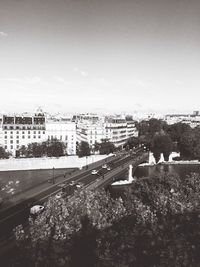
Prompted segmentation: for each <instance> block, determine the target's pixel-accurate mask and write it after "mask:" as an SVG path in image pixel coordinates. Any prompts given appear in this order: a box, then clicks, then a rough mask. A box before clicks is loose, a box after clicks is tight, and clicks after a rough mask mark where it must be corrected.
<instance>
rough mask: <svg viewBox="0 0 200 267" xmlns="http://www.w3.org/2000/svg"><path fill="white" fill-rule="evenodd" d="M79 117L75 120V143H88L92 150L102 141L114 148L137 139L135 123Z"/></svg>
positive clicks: (118, 118)
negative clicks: (134, 138) (111, 144)
mask: <svg viewBox="0 0 200 267" xmlns="http://www.w3.org/2000/svg"><path fill="white" fill-rule="evenodd" d="M92 118H93V119H91V117H89V116H87V118H85V117H84V118H83V116H82V117H81V119H79V120H77V122H76V124H77V142H79V143H80V142H81V141H85V142H88V143H89V145H90V147H91V148H92V147H93V146H94V145H95V143H101V142H102V141H103V140H108V141H110V142H112V143H113V144H114V145H115V146H116V147H119V146H123V145H124V144H125V143H126V141H127V139H129V138H130V137H133V136H135V137H137V136H138V131H137V129H136V127H135V121H133V120H132V119H130V118H129V119H128V120H126V119H125V118H121V117H116V116H113V117H99V118H98V119H97V116H94V115H93V117H92Z"/></svg>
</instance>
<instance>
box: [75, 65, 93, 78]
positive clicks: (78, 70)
mask: <svg viewBox="0 0 200 267" xmlns="http://www.w3.org/2000/svg"><path fill="white" fill-rule="evenodd" d="M73 71H75V72H78V73H80V74H81V76H83V77H84V78H86V77H87V76H88V75H89V73H88V72H86V71H84V70H80V69H79V68H77V67H75V68H73Z"/></svg>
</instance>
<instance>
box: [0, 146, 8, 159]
mask: <svg viewBox="0 0 200 267" xmlns="http://www.w3.org/2000/svg"><path fill="white" fill-rule="evenodd" d="M9 156H10V153H8V152H6V151H5V149H4V148H3V147H2V146H0V158H1V159H8V158H9Z"/></svg>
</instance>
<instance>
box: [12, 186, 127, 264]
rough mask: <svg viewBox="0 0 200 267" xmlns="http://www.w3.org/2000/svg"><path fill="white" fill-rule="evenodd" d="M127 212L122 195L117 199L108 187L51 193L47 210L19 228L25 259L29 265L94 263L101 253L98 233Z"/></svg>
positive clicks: (19, 240)
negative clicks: (68, 195) (69, 194)
mask: <svg viewBox="0 0 200 267" xmlns="http://www.w3.org/2000/svg"><path fill="white" fill-rule="evenodd" d="M125 214H126V210H125V208H124V205H123V201H122V199H121V198H120V199H115V200H114V199H112V198H111V196H110V194H109V193H106V192H105V191H104V190H96V191H91V190H87V189H82V190H77V191H75V194H74V196H73V197H71V198H70V199H69V200H68V199H64V198H60V199H56V198H55V197H51V198H49V200H48V201H47V203H46V204H45V211H44V212H43V213H42V214H40V215H38V217H37V218H36V219H35V220H32V219H30V220H29V227H26V228H23V226H22V225H20V226H18V227H17V228H16V229H15V235H16V240H17V245H18V247H19V248H20V250H22V251H23V254H22V255H23V260H24V259H25V258H26V260H27V262H29V264H28V265H26V266H35V265H38V266H41V265H42V264H45V266H59V264H61V263H62V264H63V265H65V266H76V267H78V266H88V267H90V266H91V267H92V266H94V265H92V263H94V260H96V256H97V254H96V249H97V240H98V237H97V234H98V233H99V231H100V230H101V229H104V228H106V227H110V226H111V225H112V224H113V222H114V221H118V220H120V219H121V218H122V217H123V216H124V215H125ZM95 247H96V248H95ZM76 249H77V251H76ZM81 251H85V253H87V255H88V256H89V257H90V258H89V259H88V258H86V257H85V255H83V254H82V253H81ZM75 252H77V253H78V254H76V255H75ZM19 255H20V254H19ZM75 257H79V259H76V258H75ZM80 260H82V262H80ZM31 263H32V264H33V265H31ZM76 263H77V264H80V265H78V266H77V265H75V264H76ZM34 264H35V265H34ZM81 264H82V265H81ZM88 264H89V265H88Z"/></svg>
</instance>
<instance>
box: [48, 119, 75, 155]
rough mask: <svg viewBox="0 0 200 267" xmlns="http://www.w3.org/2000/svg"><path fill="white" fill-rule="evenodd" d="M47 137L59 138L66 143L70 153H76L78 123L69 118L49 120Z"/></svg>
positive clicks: (67, 150)
mask: <svg viewBox="0 0 200 267" xmlns="http://www.w3.org/2000/svg"><path fill="white" fill-rule="evenodd" d="M46 137H47V139H54V138H56V139H58V140H60V141H61V142H63V143H64V144H65V145H66V152H67V154H68V155H75V154H76V124H75V122H71V121H69V120H62V119H59V120H53V119H51V120H48V121H47V122H46Z"/></svg>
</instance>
